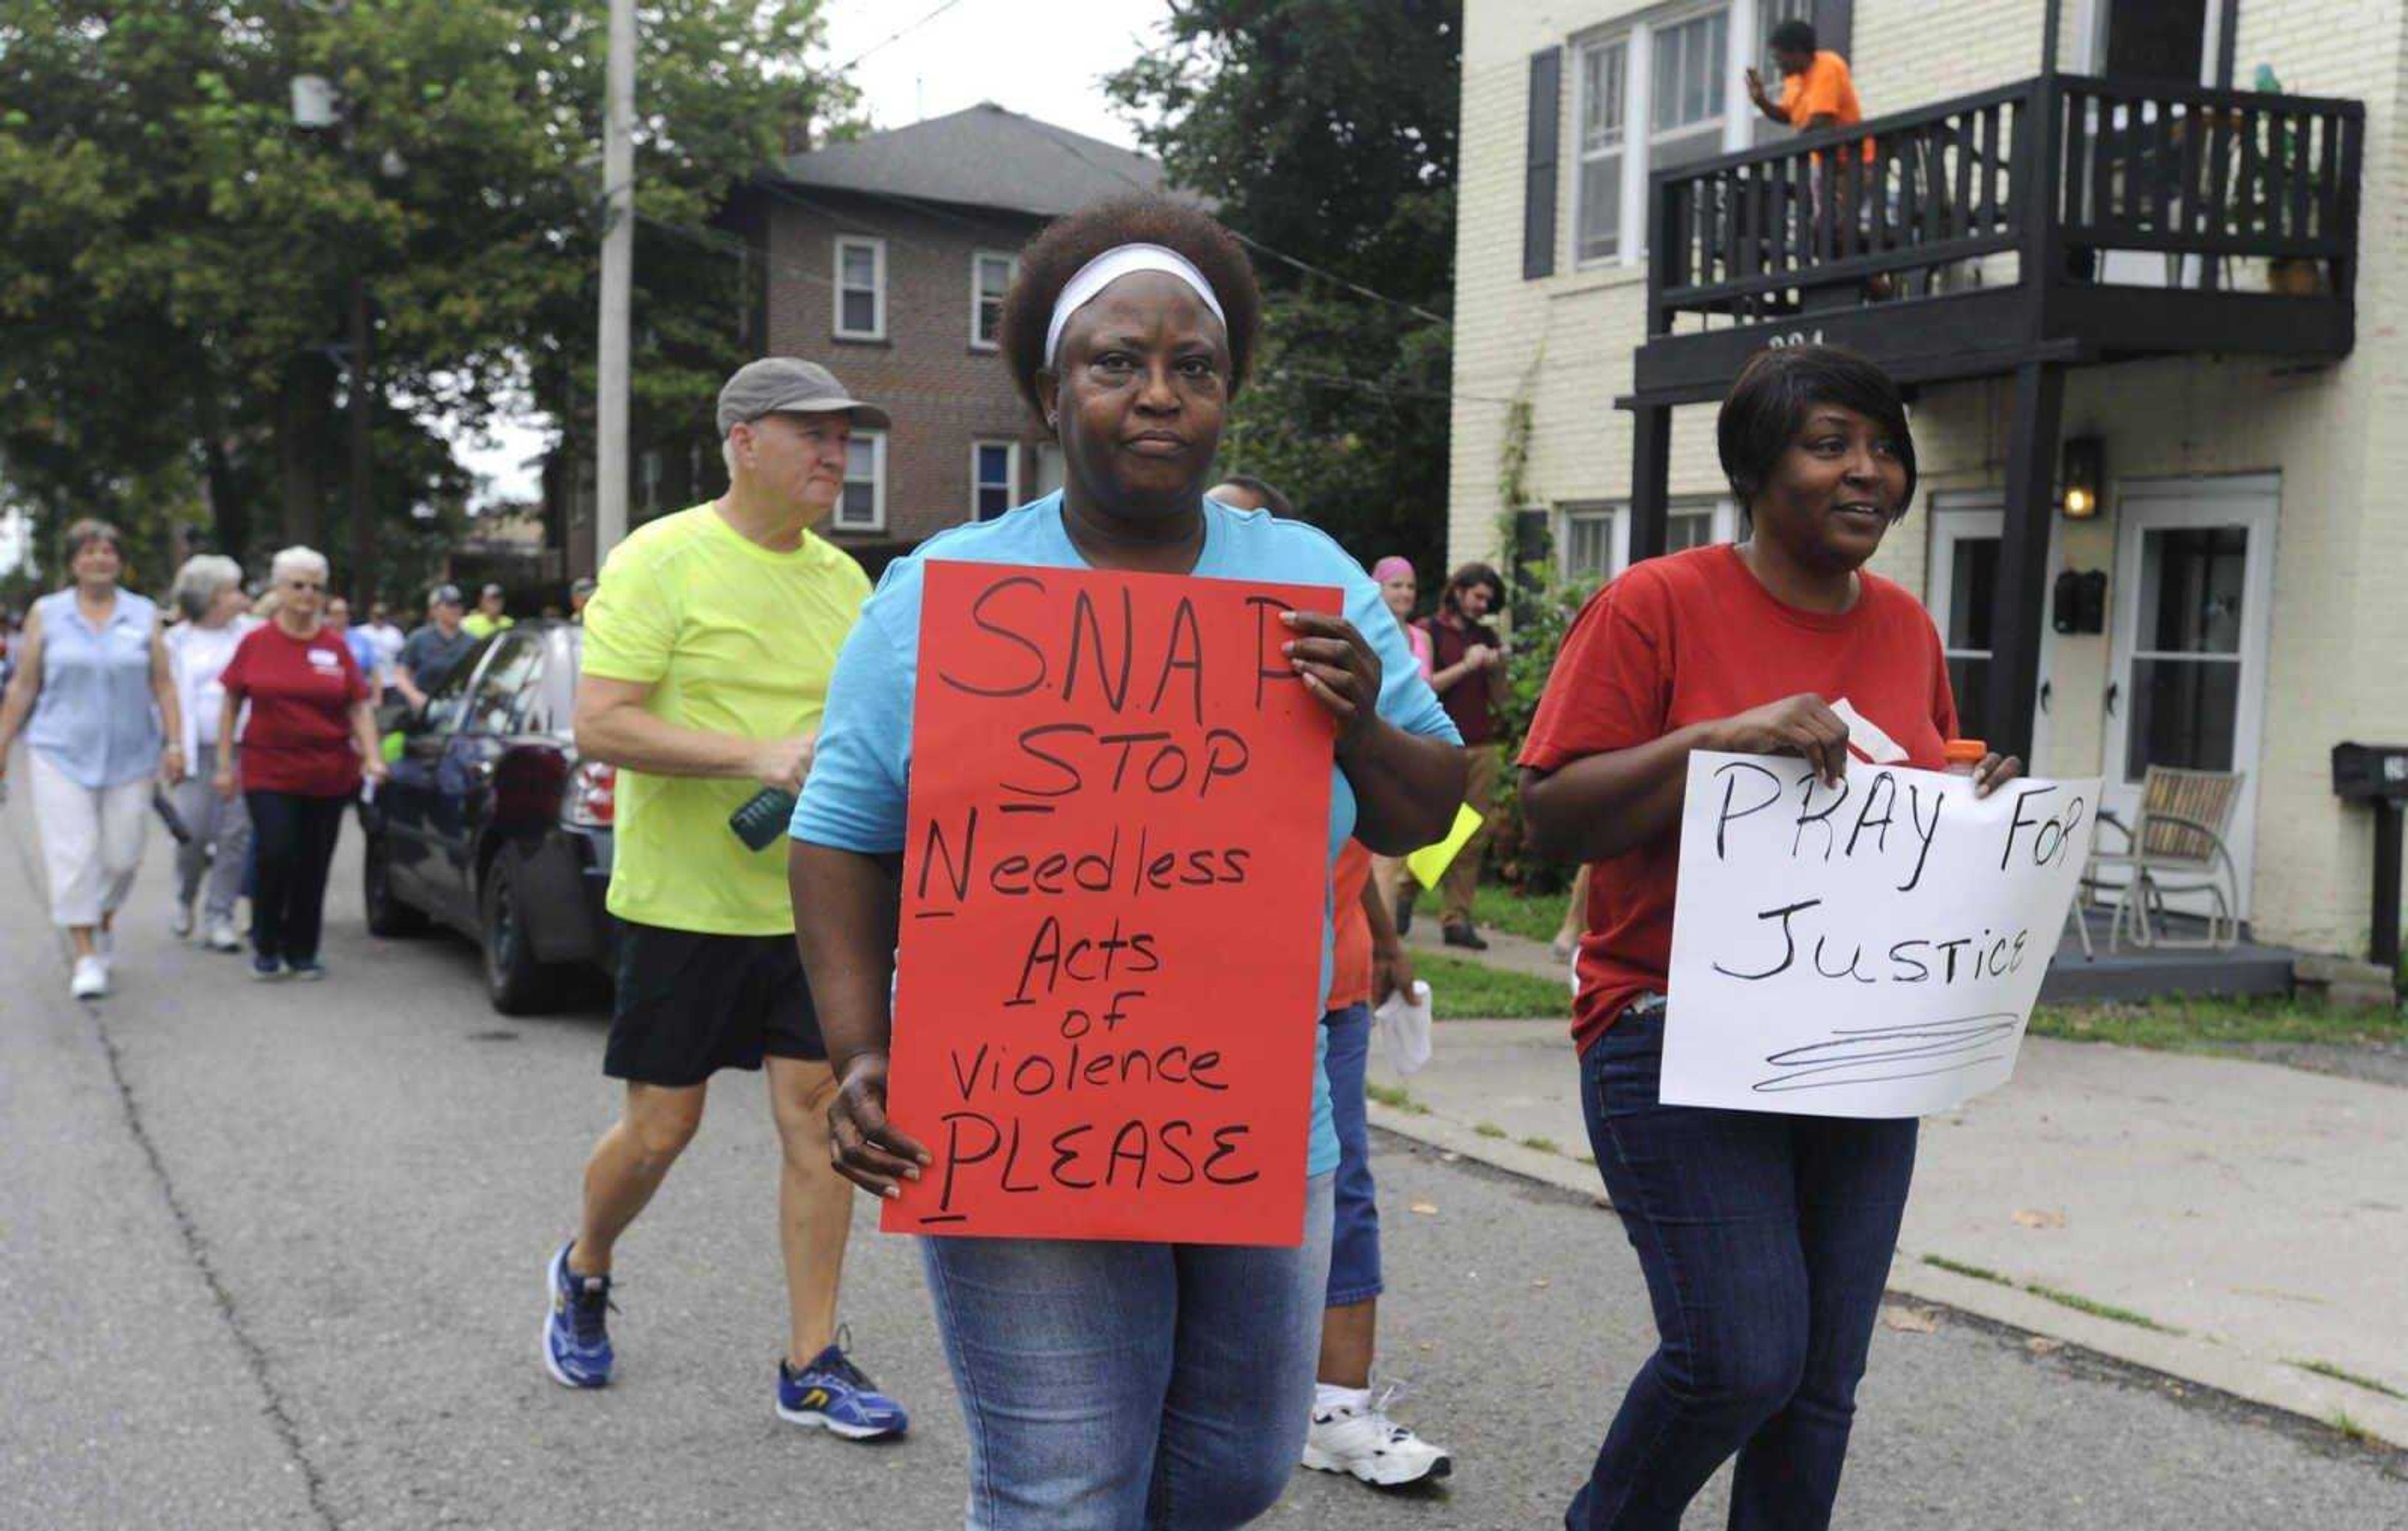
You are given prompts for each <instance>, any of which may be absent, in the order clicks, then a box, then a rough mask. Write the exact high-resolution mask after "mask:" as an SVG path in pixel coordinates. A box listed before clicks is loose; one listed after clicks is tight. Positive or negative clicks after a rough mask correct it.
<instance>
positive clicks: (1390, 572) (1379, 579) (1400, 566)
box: [1371, 553, 1413, 585]
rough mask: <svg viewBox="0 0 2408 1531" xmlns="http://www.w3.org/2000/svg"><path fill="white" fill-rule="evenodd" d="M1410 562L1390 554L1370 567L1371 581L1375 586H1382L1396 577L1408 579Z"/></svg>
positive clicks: (1411, 569) (1408, 559) (1410, 573)
mask: <svg viewBox="0 0 2408 1531" xmlns="http://www.w3.org/2000/svg"><path fill="white" fill-rule="evenodd" d="M1412 572H1413V563H1412V559H1410V558H1406V557H1403V556H1401V555H1399V554H1397V553H1390V554H1389V555H1388V556H1387V557H1385V558H1383V559H1381V560H1380V561H1379V562H1378V563H1376V564H1374V565H1371V579H1372V581H1373V582H1374V583H1375V584H1383V585H1384V584H1386V583H1387V582H1388V581H1389V580H1391V579H1395V578H1397V577H1398V575H1403V576H1405V577H1406V578H1408V579H1410V578H1412Z"/></svg>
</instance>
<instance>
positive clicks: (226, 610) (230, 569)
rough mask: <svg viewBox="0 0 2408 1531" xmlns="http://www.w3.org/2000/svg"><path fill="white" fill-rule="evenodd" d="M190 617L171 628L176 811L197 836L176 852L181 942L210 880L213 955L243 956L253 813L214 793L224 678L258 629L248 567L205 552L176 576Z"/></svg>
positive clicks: (228, 721) (226, 736) (228, 735)
mask: <svg viewBox="0 0 2408 1531" xmlns="http://www.w3.org/2000/svg"><path fill="white" fill-rule="evenodd" d="M170 594H171V595H172V597H173V599H174V600H175V603H176V607H177V609H179V611H181V612H182V613H183V614H184V620H183V621H182V622H178V623H177V624H176V625H175V626H173V627H171V628H169V629H167V657H168V659H169V660H170V661H171V662H172V664H173V665H174V666H175V674H176V701H177V705H178V709H179V711H181V712H182V713H183V715H184V738H183V743H184V777H183V780H180V781H179V782H177V783H176V789H175V791H176V814H177V817H179V818H180V819H182V820H183V821H184V824H185V826H186V827H187V828H188V829H190V830H191V831H192V837H191V838H189V839H187V840H185V841H184V843H183V844H181V845H180V846H178V847H177V848H176V912H175V914H174V916H173V917H172V921H171V925H172V928H173V929H174V931H175V933H176V936H177V937H178V938H179V939H182V938H185V937H190V936H191V935H192V934H193V903H194V902H195V901H196V900H198V899H199V897H200V894H201V884H202V881H203V880H205V879H206V880H207V881H208V905H207V906H206V909H205V911H204V912H205V913H206V914H207V916H208V922H207V924H206V925H205V926H204V929H205V930H206V932H207V934H206V935H205V936H204V937H203V939H204V941H205V942H206V943H207V944H208V949H209V950H210V951H212V952H239V951H241V950H242V937H241V935H240V934H239V933H238V932H237V931H236V929H235V923H234V903H235V900H236V898H238V897H240V896H241V894H242V874H243V867H244V866H245V863H246V860H247V858H248V857H249V856H250V854H251V814H250V812H249V811H248V809H246V808H245V807H244V806H243V802H242V799H240V798H239V797H236V798H233V799H228V798H223V797H220V796H219V795H218V794H216V793H215V792H214V791H212V790H211V788H210V785H209V783H210V781H211V780H212V779H214V778H215V777H216V775H217V768H218V757H219V756H220V755H222V754H226V753H229V752H231V751H232V750H233V748H234V722H235V720H234V719H233V717H232V716H231V715H229V714H228V713H227V712H226V710H225V686H224V685H223V684H222V681H221V679H220V678H221V677H222V675H223V674H224V673H225V667H226V665H227V663H228V662H229V661H230V660H232V659H233V658H234V651H235V646H236V645H237V644H239V643H240V642H241V641H242V640H243V639H244V638H245V637H249V636H250V634H251V629H252V628H254V627H256V626H258V625H259V622H258V621H257V620H256V619H254V618H252V617H251V616H250V615H249V611H250V608H251V601H250V598H249V597H247V596H245V595H244V594H243V593H242V565H239V564H237V563H236V562H235V561H234V560H233V559H231V558H227V557H225V556H223V555H222V554H219V553H199V554H196V555H194V556H193V557H191V558H188V559H186V560H185V561H184V566H183V567H182V568H180V569H178V570H177V571H176V583H175V586H174V588H173V590H172V591H171V592H170Z"/></svg>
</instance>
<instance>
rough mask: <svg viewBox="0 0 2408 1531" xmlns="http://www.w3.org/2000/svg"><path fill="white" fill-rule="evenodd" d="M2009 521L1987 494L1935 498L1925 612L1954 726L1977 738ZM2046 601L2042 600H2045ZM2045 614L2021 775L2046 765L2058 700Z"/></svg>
mask: <svg viewBox="0 0 2408 1531" xmlns="http://www.w3.org/2000/svg"><path fill="white" fill-rule="evenodd" d="M2005 522H2006V515H2005V512H2004V511H2002V510H2000V508H1999V499H1998V496H1997V495H1995V494H1986V493H1985V494H1939V495H1935V496H1934V497H1933V500H1932V507H1931V564H1930V570H1929V577H1928V588H1927V590H1926V591H1925V594H1924V605H1925V606H1926V607H1927V608H1929V610H1930V612H1931V624H1932V625H1933V626H1934V627H1937V628H1938V629H1939V630H1940V646H1941V650H1942V652H1943V653H1944V654H1945V655H1946V656H1947V659H1948V685H1949V689H1950V690H1952V691H1954V692H1955V693H1956V694H1957V728H1958V730H1959V731H1960V732H1962V733H1964V734H1965V735H1966V736H1967V737H1974V738H1978V737H1981V735H1982V731H1983V730H1984V729H1985V728H1986V727H1987V726H1988V723H1989V716H1990V678H1991V676H1992V674H1993V673H1994V671H1995V668H1996V666H1994V665H1992V664H1991V662H1990V661H1991V650H1990V645H1991V633H1992V632H1993V630H1994V629H1993V627H1992V621H1991V613H1992V611H1993V608H1995V606H1996V597H1997V593H1998V574H1999V544H2000V537H2001V536H2002V535H2003V531H2004V527H2005ZM2048 536H2049V549H2048V561H2049V566H2050V567H2052V568H2054V567H2055V566H2057V562H2058V558H2057V518H2056V517H2054V516H2052V517H2050V518H2049V534H2048ZM2045 598H2046V597H2045V596H2043V599H2045ZM2047 615H2048V613H2047V612H2046V611H2045V610H2042V612H2040V613H2039V616H2040V617H2041V618H2042V622H2043V625H2042V628H2041V635H2040V697H2039V709H2038V711H2037V712H2035V713H2034V714H2033V717H2032V737H2031V758H2030V759H2029V760H2027V761H2026V762H2025V763H2024V765H2025V768H2026V769H2028V770H2030V771H2033V772H2035V773H2037V772H2038V771H2040V770H2041V769H2042V766H2041V765H2039V763H2040V762H2042V761H2045V760H2046V759H2047V758H2048V714H2049V709H2050V708H2052V707H2053V706H2055V704H2056V697H2055V694H2054V689H2053V687H2052V686H2051V684H2050V680H2049V668H2050V663H2049V662H2050V660H2051V659H2052V658H2053V657H2054V655H2053V653H2052V651H2053V650H2054V649H2055V648H2056V641H2055V640H2056V637H2057V635H2056V633H2055V632H2054V631H2052V630H2051V629H2050V628H2049V627H2048V626H2047V625H2045V622H2046V618H2047Z"/></svg>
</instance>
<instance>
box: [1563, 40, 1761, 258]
mask: <svg viewBox="0 0 2408 1531" xmlns="http://www.w3.org/2000/svg"><path fill="white" fill-rule="evenodd" d="M1785 3H1788V0H1765V4H1766V5H1768V6H1769V7H1771V8H1773V9H1780V8H1781V7H1782V6H1783V5H1784V4H1785ZM1733 46H1734V44H1733V39H1732V36H1731V20H1730V11H1729V8H1728V7H1725V6H1715V7H1712V8H1709V9H1692V10H1690V11H1688V13H1687V14H1686V15H1684V16H1683V17H1682V18H1681V19H1680V20H1678V21H1670V22H1658V23H1652V24H1651V23H1649V22H1646V21H1641V22H1640V23H1638V24H1636V25H1634V26H1632V27H1630V28H1629V29H1628V30H1627V31H1625V32H1618V33H1615V34H1614V35H1613V36H1606V37H1597V38H1593V39H1591V40H1589V41H1587V42H1584V43H1582V44H1580V45H1579V61H1580V62H1579V84H1580V100H1579V116H1578V119H1577V120H1578V122H1579V124H1580V139H1579V154H1578V157H1577V159H1576V160H1575V162H1574V163H1575V165H1576V177H1577V179H1576V180H1575V183H1574V186H1573V194H1574V207H1575V211H1574V215H1573V216H1574V223H1573V257H1574V261H1575V263H1576V264H1584V265H1586V264H1594V263H1596V262H1598V261H1610V260H1617V259H1618V260H1631V261H1635V260H1637V259H1639V258H1640V257H1641V253H1642V251H1641V248H1640V246H1641V241H1642V240H1643V239H1644V238H1645V237H1646V218H1645V216H1644V208H1645V201H1646V199H1645V196H1644V193H1645V190H1646V186H1647V178H1648V175H1649V174H1650V173H1651V172H1653V171H1656V170H1661V169H1665V168H1667V167H1668V166H1675V165H1688V164H1691V163H1694V162H1696V161H1698V160H1701V159H1708V158H1711V157H1713V155H1716V154H1719V153H1722V152H1723V151H1724V150H1727V149H1738V148H1742V147H1744V146H1745V145H1746V143H1747V142H1748V137H1747V134H1746V131H1745V124H1744V123H1739V122H1734V121H1733V120H1732V117H1731V114H1730V109H1729V104H1730V96H1731V85H1732V81H1733V80H1734V79H1737V78H1738V74H1739V70H1740V66H1741V65H1742V64H1743V63H1745V62H1747V61H1746V60H1744V59H1742V58H1741V57H1740V56H1739V55H1738V54H1737V53H1735V52H1733ZM1745 46H1746V47H1749V48H1753V47H1755V46H1756V31H1755V30H1754V29H1750V31H1749V34H1748V36H1747V38H1746V39H1745Z"/></svg>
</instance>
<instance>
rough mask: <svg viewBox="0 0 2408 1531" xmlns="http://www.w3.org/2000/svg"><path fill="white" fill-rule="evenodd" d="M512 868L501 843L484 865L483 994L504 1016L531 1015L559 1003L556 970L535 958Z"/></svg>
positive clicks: (480, 924) (480, 925)
mask: <svg viewBox="0 0 2408 1531" xmlns="http://www.w3.org/2000/svg"><path fill="white" fill-rule="evenodd" d="M515 866H516V861H515V858H514V857H513V856H512V855H511V854H510V851H509V847H508V846H505V847H503V848H502V849H501V851H498V852H496V853H495V856H494V864H493V866H490V867H488V868H486V871H485V882H484V886H483V887H482V888H481V889H480V891H479V896H478V900H477V907H478V914H479V916H480V918H479V920H478V922H477V925H478V933H479V935H480V937H482V939H483V944H484V949H485V994H486V996H487V997H488V998H490V999H491V1000H492V1001H493V1003H494V1009H497V1010H499V1011H501V1012H502V1013H503V1014H504V1015H534V1014H537V1013H538V1012H540V1011H543V1010H549V1009H553V1008H554V1007H556V1006H557V1005H558V1004H559V1003H560V990H561V983H560V974H559V972H558V971H557V970H555V969H553V968H551V967H548V966H544V965H543V964H542V963H539V962H538V961H536V960H535V945H534V943H533V942H531V941H529V940H528V939H527V931H526V923H525V917H526V909H525V907H524V906H523V904H522V903H521V902H520V899H519V887H518V876H517V872H516V870H515Z"/></svg>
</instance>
